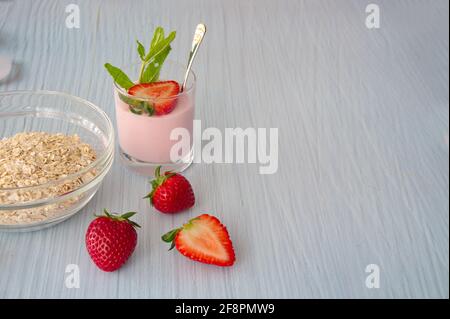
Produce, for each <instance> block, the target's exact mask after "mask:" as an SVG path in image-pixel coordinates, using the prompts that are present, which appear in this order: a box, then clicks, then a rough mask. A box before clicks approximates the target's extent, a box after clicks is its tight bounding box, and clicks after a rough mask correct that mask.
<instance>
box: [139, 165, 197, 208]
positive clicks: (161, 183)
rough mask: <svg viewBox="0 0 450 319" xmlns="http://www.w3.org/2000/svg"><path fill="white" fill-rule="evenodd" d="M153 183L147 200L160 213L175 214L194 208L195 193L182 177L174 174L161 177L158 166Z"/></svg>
mask: <svg viewBox="0 0 450 319" xmlns="http://www.w3.org/2000/svg"><path fill="white" fill-rule="evenodd" d="M151 183H152V187H153V189H152V191H151V192H150V194H148V195H147V196H146V197H145V198H149V199H150V203H151V204H152V205H153V206H154V207H155V208H156V209H157V210H159V211H160V212H162V213H166V214H173V213H178V212H180V211H182V210H185V209H188V208H191V207H192V206H194V204H195V196H194V191H193V190H192V186H191V184H190V183H189V181H188V180H187V179H186V178H184V177H183V176H182V175H180V174H177V173H173V172H166V173H165V174H164V175H161V166H158V167H157V168H156V170H155V179H154V180H153V181H152V182H151Z"/></svg>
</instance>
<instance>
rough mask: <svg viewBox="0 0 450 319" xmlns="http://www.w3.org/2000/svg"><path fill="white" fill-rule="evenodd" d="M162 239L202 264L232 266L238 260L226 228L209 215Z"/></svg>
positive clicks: (200, 217)
mask: <svg viewBox="0 0 450 319" xmlns="http://www.w3.org/2000/svg"><path fill="white" fill-rule="evenodd" d="M161 238H162V240H163V241H165V242H168V243H172V246H171V247H170V249H172V248H173V247H176V248H177V250H178V251H179V252H180V253H181V254H183V255H184V256H186V257H188V258H190V259H193V260H196V261H199V262H202V263H206V264H213V265H217V266H231V265H233V264H234V262H235V260H236V257H235V254H234V250H233V244H232V243H231V240H230V236H229V235H228V231H227V229H226V227H225V226H224V225H222V223H221V222H220V221H219V220H218V219H217V218H216V217H214V216H211V215H208V214H203V215H200V216H198V217H196V218H194V219H191V220H190V221H189V222H188V223H186V224H184V225H183V227H181V228H177V229H174V230H172V231H170V232H168V233H166V234H165V235H163V236H162V237H161ZM170 249H169V250H170Z"/></svg>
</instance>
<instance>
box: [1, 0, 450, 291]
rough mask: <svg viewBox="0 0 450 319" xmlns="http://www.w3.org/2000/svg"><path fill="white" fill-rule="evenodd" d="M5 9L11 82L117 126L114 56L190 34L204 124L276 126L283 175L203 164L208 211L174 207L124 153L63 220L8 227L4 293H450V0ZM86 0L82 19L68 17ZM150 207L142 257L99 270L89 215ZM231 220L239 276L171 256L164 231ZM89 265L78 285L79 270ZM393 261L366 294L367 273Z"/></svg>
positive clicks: (125, 57) (180, 55) (181, 51)
mask: <svg viewBox="0 0 450 319" xmlns="http://www.w3.org/2000/svg"><path fill="white" fill-rule="evenodd" d="M372 2H375V3H378V4H379V5H380V8H381V28H380V29H378V30H369V29H367V28H366V27H365V24H364V21H365V17H366V14H365V7H366V5H367V4H368V3H369V1H362V0H361V1H357V0H355V1H350V0H349V1H344V0H339V1H326V0H323V1H312V0H308V1H269V0H267V1H238V0H232V1H206V0H204V1H118V0H117V1H81V0H79V1H77V0H72V1H1V2H0V54H2V55H9V56H12V57H13V58H14V61H15V72H14V73H13V74H12V75H11V77H10V78H9V79H7V80H6V81H3V82H1V83H0V90H1V91H4V90H14V89H51V90H60V91H66V92H70V93H72V94H75V95H78V96H81V97H83V98H86V99H88V100H91V101H92V102H94V103H96V104H98V105H99V106H101V107H102V108H103V109H104V110H105V111H106V112H107V113H108V114H109V116H110V117H111V118H112V119H113V120H114V119H115V118H114V112H113V96H112V89H111V79H110V78H109V76H107V74H106V73H105V71H104V69H103V63H104V62H106V61H109V62H111V63H113V64H117V65H122V64H126V63H129V62H131V61H135V60H136V58H137V55H136V53H135V42H134V41H135V39H136V38H138V39H141V40H142V41H144V40H145V41H146V42H148V41H149V37H150V36H151V33H152V30H153V29H154V27H155V26H157V25H162V26H164V27H165V28H167V29H176V30H177V31H178V33H177V39H176V44H175V45H174V50H173V52H172V58H174V59H177V60H180V61H185V59H186V57H187V52H188V48H189V46H190V41H191V37H192V33H193V29H194V27H195V25H196V24H197V23H198V22H200V21H203V22H205V24H206V25H207V26H208V33H207V37H206V41H205V43H204V45H203V47H202V48H201V50H200V52H199V55H198V59H197V61H196V63H195V69H196V71H197V74H198V78H199V85H198V90H197V114H196V117H197V118H199V119H201V120H202V121H203V126H204V127H207V126H215V127H218V128H220V129H223V128H225V127H243V128H245V127H278V128H279V134H280V145H279V161H280V168H279V171H278V174H276V175H270V176H268V175H259V174H258V170H257V166H256V165H242V164H241V165H225V164H223V165H218V164H216V165H201V164H197V165H194V166H192V167H191V168H190V169H189V170H188V171H187V175H188V178H189V179H190V180H191V181H192V184H193V186H194V188H195V191H196V194H197V197H198V203H197V205H196V207H195V208H193V209H192V210H190V211H188V212H186V213H183V214H179V215H176V216H162V215H159V214H157V213H155V212H154V211H153V210H152V209H151V208H150V207H149V205H148V203H147V202H145V201H143V200H140V198H141V197H142V195H143V194H145V193H146V192H147V191H148V186H149V185H148V182H147V180H146V178H144V177H140V176H137V175H134V174H132V173H130V172H129V171H127V170H126V169H124V168H123V167H122V166H121V165H120V163H119V161H118V160H116V162H115V164H114V165H113V168H112V170H111V172H110V174H109V175H108V176H107V177H106V179H105V182H104V184H103V186H102V187H101V189H100V190H99V192H98V193H97V195H96V197H95V198H94V199H93V200H92V201H91V202H90V203H89V204H88V206H87V207H86V208H85V209H84V210H83V211H82V212H81V213H80V214H78V215H77V216H75V217H74V218H72V219H70V220H68V221H67V222H64V223H63V224H60V225H58V226H56V227H54V228H51V229H48V230H44V231H40V232H35V233H27V234H10V233H1V234H0V297H4V298H10V297H51V298H60V297H63V298H67V297H68V298H72V297H75V298H83V297H94V298H98V297H106V298H128V297H137V298H144V297H145V298H146V297H150V298H157V297H163V298H171V297H176V298H178V297H192V298H197V297H205V298H208V297H213V298H214V297H225V298H228V297H262V298H266V297H276V298H278V297H282V298H295V297H300V298H310V297H330V298H345V297H353V298H356V297H358V298H359V297H361V298H372V297H373V298H381V297H387V298H393V297H406V298H409V297H414V298H415V297H439V298H440V297H445V298H448V297H449V215H448V212H449V148H448V132H449V106H448V103H449V91H448V86H449V77H448V68H449V55H448V49H449V47H448V36H449V31H448V23H449V16H448V10H449V8H448V1H446V0H443V1H437V0H436V1H435V0H433V1H431V0H430V1H425V0H422V1H409V0H408V1H400V0H398V1H379V0H375V1H372ZM69 3H78V4H79V7H80V10H81V28H80V29H78V30H77V29H67V28H66V27H65V18H66V14H65V6H66V5H67V4H69ZM103 207H108V208H110V209H111V210H113V211H121V210H137V211H139V212H140V215H139V217H137V220H138V222H139V223H140V224H141V225H142V226H143V227H142V230H140V231H139V243H138V247H137V250H136V252H135V253H134V255H133V256H132V258H131V259H130V260H129V262H128V263H127V264H126V266H125V267H123V268H122V269H120V271H117V272H115V273H102V272H101V271H99V270H98V269H97V268H96V267H95V266H94V265H93V264H92V263H91V261H90V259H89V257H88V255H87V253H86V250H85V247H84V242H83V240H84V233H85V229H86V227H87V225H88V223H89V222H90V220H91V218H92V213H94V212H98V211H100V209H102V208H103ZM203 212H208V213H213V214H215V215H217V216H218V217H219V218H220V219H221V220H222V221H223V222H224V223H225V224H226V225H227V226H228V228H229V231H230V234H231V237H232V239H233V242H234V246H235V249H236V254H237V263H236V264H235V266H234V267H232V268H228V269H222V268H216V267H211V266H207V265H203V264H199V263H194V262H191V261H189V260H187V259H185V258H184V257H182V256H181V255H179V254H178V253H176V252H167V251H166V250H167V247H166V245H165V244H163V243H162V242H161V241H160V235H161V233H163V232H165V231H166V230H168V229H172V228H174V227H175V226H177V225H180V224H181V223H182V222H183V221H185V220H187V219H188V218H190V217H193V216H196V215H197V214H199V213H203ZM70 263H75V264H78V265H79V267H80V276H81V287H80V288H79V289H67V288H66V287H65V285H64V278H65V272H64V271H65V267H66V265H67V264H70ZM371 263H375V264H378V265H379V266H380V268H381V287H380V288H379V289H367V288H366V286H365V278H366V275H367V274H366V273H365V267H366V265H368V264H371Z"/></svg>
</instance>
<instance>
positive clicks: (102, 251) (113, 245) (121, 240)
mask: <svg viewBox="0 0 450 319" xmlns="http://www.w3.org/2000/svg"><path fill="white" fill-rule="evenodd" d="M103 212H104V216H97V218H96V219H94V220H93V221H92V222H91V223H90V224H89V227H88V229H87V232H86V248H87V250H88V253H89V255H90V256H91V258H92V260H93V261H94V263H95V264H96V265H97V266H98V268H100V269H101V270H103V271H108V272H110V271H115V270H117V269H119V268H120V267H121V266H122V265H123V264H124V263H125V262H126V261H127V260H128V258H129V257H130V256H131V254H132V253H133V251H134V248H135V247H136V243H137V233H136V230H135V227H140V226H139V225H138V224H136V223H135V222H133V221H131V220H130V217H132V216H133V215H134V214H136V213H135V212H128V213H125V214H123V215H120V216H118V215H113V214H110V213H109V212H108V211H107V210H106V209H104V210H103Z"/></svg>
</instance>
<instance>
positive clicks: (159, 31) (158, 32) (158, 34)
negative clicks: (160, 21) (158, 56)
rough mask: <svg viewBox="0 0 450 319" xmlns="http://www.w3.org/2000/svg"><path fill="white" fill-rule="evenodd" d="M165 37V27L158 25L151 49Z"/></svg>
mask: <svg viewBox="0 0 450 319" xmlns="http://www.w3.org/2000/svg"><path fill="white" fill-rule="evenodd" d="M163 39H164V29H163V28H162V27H157V28H156V29H155V33H154V34H153V39H152V43H151V44H150V49H149V51H150V50H151V49H152V48H153V47H154V46H155V45H156V44H157V43H158V42H159V41H161V40H163Z"/></svg>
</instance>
